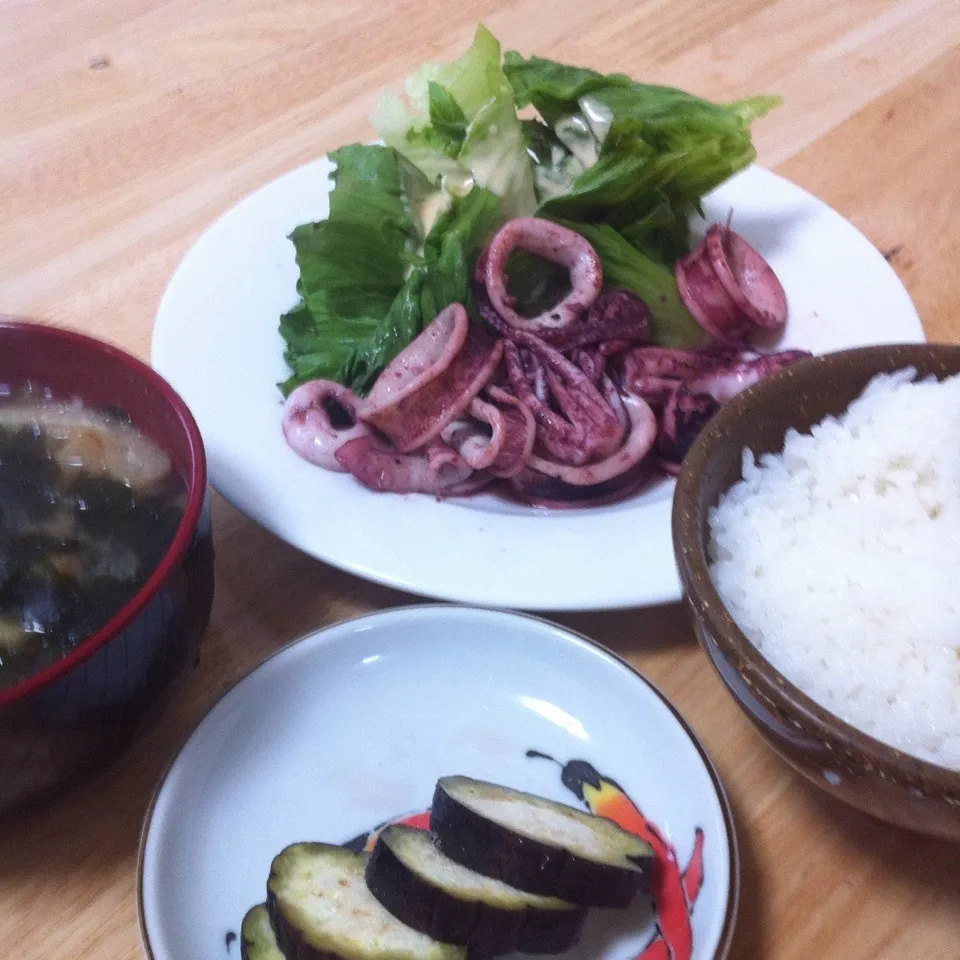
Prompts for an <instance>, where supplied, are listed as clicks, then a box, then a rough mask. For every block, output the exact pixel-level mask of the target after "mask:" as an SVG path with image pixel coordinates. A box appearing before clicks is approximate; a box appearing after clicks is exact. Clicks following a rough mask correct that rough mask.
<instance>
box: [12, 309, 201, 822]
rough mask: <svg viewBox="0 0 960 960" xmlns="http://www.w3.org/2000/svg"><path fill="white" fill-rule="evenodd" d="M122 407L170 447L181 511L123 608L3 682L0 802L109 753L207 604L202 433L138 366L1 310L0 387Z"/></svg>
mask: <svg viewBox="0 0 960 960" xmlns="http://www.w3.org/2000/svg"><path fill="white" fill-rule="evenodd" d="M28 384H29V385H31V386H32V387H34V388H40V389H43V390H46V391H49V393H50V394H51V395H52V396H53V397H54V398H56V399H59V400H65V401H72V400H76V399H79V400H81V401H82V402H83V403H85V404H88V405H91V406H114V407H119V408H121V409H122V410H123V411H124V412H125V413H126V414H127V415H128V416H129V417H130V419H131V420H132V422H133V423H134V425H135V426H136V427H138V428H139V429H140V430H141V431H142V432H143V433H144V434H146V435H147V436H148V437H150V438H151V439H152V440H153V441H154V442H156V443H157V444H158V445H159V446H160V447H161V448H162V449H163V450H164V451H166V453H167V454H168V455H169V457H170V460H171V462H172V464H173V467H174V469H175V470H176V471H177V473H178V474H179V475H180V478H181V479H182V481H183V483H184V485H185V487H186V493H187V501H186V511H185V513H184V516H183V519H182V521H181V523H180V526H179V528H178V529H177V532H176V535H175V537H174V539H173V542H172V543H171V545H170V547H169V548H168V550H167V552H166V553H165V554H164V556H163V558H162V560H161V561H160V564H159V565H158V566H157V567H156V569H155V570H154V571H153V572H152V574H151V575H150V577H149V579H148V580H147V581H146V583H145V584H144V585H143V587H142V588H141V589H140V591H139V592H138V593H137V594H136V595H135V596H134V597H133V599H132V600H130V601H129V602H128V603H127V604H126V606H124V607H122V608H121V609H119V610H117V611H116V613H115V614H114V616H113V617H112V619H110V621H109V622H108V623H107V624H106V625H105V626H104V627H103V628H102V629H100V630H98V631H97V632H96V633H94V634H92V635H91V636H89V637H87V638H86V639H85V640H83V641H81V642H80V643H79V644H77V645H76V646H75V647H74V648H73V649H72V650H71V651H70V653H69V654H68V655H66V656H64V657H61V658H60V659H59V660H55V661H54V662H53V663H51V664H50V665H49V666H46V667H45V668H43V669H41V670H39V671H37V672H36V673H33V674H30V675H28V676H27V677H26V678H24V679H22V680H20V681H18V682H17V683H15V684H14V685H13V686H7V687H4V688H0V810H8V809H10V808H14V807H19V806H21V805H22V804H24V803H25V802H27V801H32V800H36V799H38V798H40V797H42V796H44V795H46V794H49V793H50V792H51V791H53V790H54V788H57V787H61V786H63V785H64V784H66V783H68V782H70V781H71V780H73V779H76V778H77V777H79V776H80V775H82V774H83V773H86V772H89V771H91V770H93V769H95V768H97V767H98V766H99V765H101V764H103V763H104V762H106V761H107V760H109V759H110V758H112V757H114V756H115V755H116V754H117V753H118V752H119V751H120V750H122V749H123V748H124V747H125V746H126V745H127V744H128V743H129V742H130V739H131V737H132V736H133V734H134V732H135V731H136V729H137V727H138V726H139V725H140V724H141V722H142V721H144V720H145V718H147V717H148V716H150V715H153V714H155V713H156V712H157V711H158V708H159V707H160V706H161V705H162V704H163V703H164V702H165V701H166V699H167V698H168V697H169V695H170V693H171V691H172V690H173V689H174V687H175V685H176V681H178V680H180V679H182V678H183V677H184V676H185V675H186V674H187V672H188V671H189V670H190V669H191V667H193V666H194V665H195V664H196V662H197V659H198V655H199V649H200V640H201V637H202V636H203V632H204V630H205V629H206V625H207V621H208V620H209V617H210V607H211V604H212V602H213V542H212V536H211V524H210V505H209V500H208V495H207V470H206V460H205V458H204V452H203V442H202V440H201V438H200V433H199V431H198V430H197V425H196V423H195V422H194V420H193V417H192V416H191V414H190V411H189V410H188V409H187V407H186V405H185V404H184V403H183V401H182V400H181V399H180V397H178V396H177V394H176V393H175V392H174V391H173V389H172V388H171V387H170V386H169V384H167V383H166V381H165V380H163V378H162V377H160V376H159V375H158V374H157V373H155V372H154V371H153V370H152V369H150V367H148V366H147V365H146V364H144V363H141V362H140V361H139V360H137V359H136V358H134V357H132V356H130V355H129V354H127V353H124V352H123V351H122V350H119V349H117V348H116V347H112V346H110V345H108V344H106V343H102V342H100V341H98V340H94V339H92V338H90V337H87V336H83V335H82V334H78V333H73V332H70V331H67V330H60V329H57V328H54V327H49V326H44V325H41V324H35V323H25V322H20V321H15V320H4V319H2V318H0V390H2V391H3V392H4V393H7V392H9V391H13V392H16V391H18V390H19V389H21V388H23V387H25V386H27V385H28Z"/></svg>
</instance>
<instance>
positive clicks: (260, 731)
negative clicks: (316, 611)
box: [138, 606, 738, 960]
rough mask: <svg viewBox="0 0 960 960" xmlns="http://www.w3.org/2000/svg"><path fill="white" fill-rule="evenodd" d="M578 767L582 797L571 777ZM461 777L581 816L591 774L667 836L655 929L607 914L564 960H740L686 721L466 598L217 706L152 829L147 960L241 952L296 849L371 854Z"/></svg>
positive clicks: (342, 639) (722, 860) (720, 847)
mask: <svg viewBox="0 0 960 960" xmlns="http://www.w3.org/2000/svg"><path fill="white" fill-rule="evenodd" d="M571 761H581V762H582V763H581V764H579V765H576V766H575V767H569V766H568V765H569V764H570V762H571ZM588 765H589V766H588ZM565 767H567V769H568V776H566V777H564V779H565V780H566V781H568V783H572V784H573V786H572V787H570V786H565V785H564V783H563V782H562V781H561V775H562V774H563V772H564V768H565ZM570 771H576V772H577V777H574V778H572V779H571V776H570V775H569V772H570ZM450 774H464V775H467V776H472V777H477V778H479V779H483V780H489V781H492V782H495V783H500V784H504V785H506V786H511V787H515V788H519V789H521V790H527V791H530V792H533V793H536V794H538V795H540V796H544V797H549V798H552V799H554V800H559V801H562V802H566V803H570V804H573V805H574V806H580V807H584V806H585V801H584V799H583V797H582V796H579V795H578V794H577V787H576V781H577V779H579V781H580V782H583V778H584V777H588V778H589V779H590V781H591V782H593V783H594V784H596V783H598V782H599V780H602V781H603V784H602V786H603V789H602V790H600V791H599V792H595V791H590V790H587V791H586V794H587V795H588V796H589V797H591V798H593V800H592V802H594V804H595V805H596V804H598V803H600V802H606V803H612V806H608V807H604V808H603V810H601V811H598V812H603V813H605V814H606V815H608V816H611V817H615V818H619V819H621V822H622V823H623V824H624V825H625V826H627V827H629V828H630V829H634V830H636V831H638V832H647V833H648V834H650V835H654V834H655V835H656V836H657V837H660V838H662V840H661V841H656V840H655V841H654V845H655V847H656V846H657V843H658V842H659V848H658V850H657V852H658V860H659V861H660V862H659V863H658V868H657V870H656V871H655V873H656V875H657V876H658V877H659V879H658V880H657V881H656V882H657V883H661V884H665V886H664V888H663V890H662V892H661V902H662V903H668V902H669V903H672V904H673V907H672V909H667V908H664V910H663V911H661V913H660V916H659V917H657V915H656V913H655V911H654V910H653V908H652V906H651V902H650V900H649V899H647V898H644V899H643V900H641V901H636V902H635V903H634V904H633V905H632V906H631V907H630V908H628V909H626V910H622V911H609V910H604V911H596V912H595V913H594V914H592V915H591V916H590V917H589V918H588V921H587V927H586V929H585V931H584V935H583V938H582V941H581V943H580V945H579V946H578V947H576V948H575V949H574V950H572V951H570V952H569V953H567V954H565V955H564V956H565V957H567V958H577V960H634V958H637V957H639V956H640V955H641V953H642V951H644V950H645V949H646V948H647V947H648V945H651V944H657V943H658V942H659V941H661V940H663V941H664V942H662V943H660V944H659V946H656V945H654V946H651V950H652V951H656V952H655V953H651V954H650V956H654V955H655V956H667V955H668V953H667V952H665V951H666V948H667V946H670V947H671V948H672V949H673V953H672V954H669V955H672V956H673V957H674V958H675V960H713V958H715V957H719V958H722V957H724V956H726V953H727V949H728V947H729V941H730V937H731V934H732V931H733V925H734V918H735V914H736V903H737V884H738V857H737V847H736V839H735V833H734V826H733V821H732V819H731V815H730V808H729V805H728V803H727V800H726V797H725V795H724V793H723V788H722V786H721V784H720V781H719V779H718V778H717V774H716V771H715V770H714V768H713V765H712V764H711V762H710V760H709V759H708V757H707V755H706V754H705V752H704V750H703V748H702V746H700V744H699V743H698V741H697V739H696V737H695V736H694V734H693V733H692V731H691V730H690V728H689V727H688V726H687V724H686V723H685V722H684V720H683V719H682V718H681V717H680V715H679V714H678V713H677V711H676V710H675V709H674V708H673V707H672V706H671V705H670V704H669V703H668V702H667V700H666V699H665V698H664V697H663V695H662V694H660V693H659V692H658V691H657V690H656V689H655V688H654V687H653V686H652V685H651V684H650V683H649V682H648V681H646V680H644V679H643V678H642V677H641V676H640V675H639V674H638V673H636V672H635V671H634V670H632V669H631V668H630V667H629V666H628V665H627V664H625V663H624V662H622V661H621V660H619V659H617V658H616V657H615V656H613V655H612V654H610V653H608V652H607V651H605V650H603V649H601V648H600V647H598V646H597V645H595V644H593V643H591V642H590V641H589V640H587V639H585V638H583V637H580V636H578V635H576V634H574V633H571V632H569V631H567V630H563V629H561V628H560V627H557V626H554V625H552V624H549V623H547V622H546V621H543V620H539V619H536V618H533V617H527V616H519V615H515V614H509V613H502V612H497V611H491V610H480V609H471V608H464V607H451V606H424V607H406V608H402V609H399V610H389V611H385V612H382V613H377V614H373V615H371V616H367V617H362V618H360V619H356V620H351V621H348V622H345V623H340V624H337V625H336V626H333V627H329V628H327V629H325V630H321V631H320V632H318V633H315V634H312V635H310V636H308V637H306V638H304V639H302V640H300V641H298V642H296V643H294V644H293V645H291V646H289V647H287V648H286V649H284V650H282V651H281V652H280V653H278V654H276V655H275V656H274V657H272V658H271V659H269V660H268V661H267V662H266V663H264V664H263V665H262V666H260V667H259V668H257V669H256V670H255V671H254V672H253V673H251V674H250V675H249V676H247V677H246V678H245V679H243V680H241V681H240V683H238V684H237V685H236V686H235V687H234V688H233V689H232V690H231V691H230V692H229V693H227V694H226V696H225V697H224V698H223V699H222V700H221V701H220V702H219V703H218V704H217V705H216V706H215V707H214V708H213V709H212V710H211V711H210V713H209V714H208V715H207V717H206V718H205V719H204V720H203V721H202V722H201V723H200V725H199V726H198V727H197V729H196V730H195V731H194V733H193V734H192V736H191V737H190V739H189V740H188V741H187V743H186V745H185V746H184V748H183V749H182V751H181V752H180V755H179V756H178V757H177V758H176V760H175V761H174V762H173V764H172V766H171V767H170V769H169V771H168V772H167V774H166V776H165V778H164V779H163V781H162V783H161V785H160V788H159V790H158V792H157V794H156V797H155V798H154V802H153V804H152V806H151V809H150V811H149V812H148V814H147V819H146V823H145V825H144V833H143V840H142V844H141V851H140V867H139V880H138V884H139V910H140V925H141V931H142V936H143V943H144V948H145V950H146V953H147V956H148V957H150V958H152V960H210V958H218V957H219V958H223V960H228V958H231V957H232V958H236V957H238V956H239V946H240V945H239V943H237V941H236V938H237V935H238V933H239V929H240V921H241V919H242V917H243V915H244V913H245V911H246V910H247V909H248V908H249V907H251V906H253V905H254V904H256V903H259V902H261V901H263V900H264V898H265V895H266V881H267V876H268V875H269V872H270V862H271V860H272V858H273V857H274V856H275V855H276V854H277V853H279V852H280V850H281V849H282V848H283V847H284V846H286V845H287V844H290V843H294V842H297V841H301V840H321V841H325V842H330V843H349V842H351V841H354V843H356V844H361V845H362V843H363V842H364V840H365V839H366V837H367V834H368V833H369V832H370V831H371V830H373V829H374V828H376V827H377V826H378V825H381V824H383V823H384V822H385V821H388V820H391V819H394V818H396V817H398V816H402V815H407V814H410V813H417V812H422V811H424V810H426V809H427V808H428V805H429V803H430V800H431V798H432V795H433V788H434V785H435V783H436V780H437V778H438V777H441V776H445V775H450ZM594 776H595V777H596V778H599V779H597V780H594ZM597 797H600V798H605V799H604V800H602V801H600V800H598V799H597ZM611 810H613V811H614V812H611ZM678 906H679V907H680V909H677V908H678ZM665 938H666V939H665ZM691 943H692V948H691V949H689V952H687V950H688V947H685V944H686V945H689V944H691Z"/></svg>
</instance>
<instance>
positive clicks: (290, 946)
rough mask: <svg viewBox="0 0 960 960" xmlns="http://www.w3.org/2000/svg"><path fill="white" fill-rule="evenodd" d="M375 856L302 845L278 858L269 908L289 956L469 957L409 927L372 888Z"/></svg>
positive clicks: (332, 959)
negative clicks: (370, 864)
mask: <svg viewBox="0 0 960 960" xmlns="http://www.w3.org/2000/svg"><path fill="white" fill-rule="evenodd" d="M369 859H370V857H369V855H368V854H365V853H353V852H352V851H350V850H346V849H344V848H343V847H335V846H332V845H330V844H327V843H295V844H293V845H292V846H289V847H287V848H286V849H285V850H283V851H281V852H280V853H279V854H278V855H277V856H276V857H275V858H274V860H273V864H272V866H271V868H270V879H269V880H268V881H267V907H268V908H269V911H270V919H271V921H272V924H273V929H274V931H275V932H276V935H277V943H278V944H279V946H280V950H281V951H282V952H283V954H284V955H285V956H286V957H289V958H294V957H295V958H296V960H466V957H467V952H466V950H465V949H464V948H463V947H460V946H455V945H454V944H450V943H439V942H438V941H436V940H434V939H433V938H432V937H428V936H427V935H426V934H425V933H420V932H419V931H417V930H413V929H411V928H410V927H408V926H406V924H403V923H401V922H400V921H399V920H398V919H397V918H396V917H395V916H394V915H393V914H392V913H390V912H389V911H388V910H387V909H386V907H383V906H381V904H380V902H379V901H378V900H377V899H376V897H374V895H373V894H372V893H371V892H370V891H369V890H368V889H367V884H366V881H365V880H364V873H365V871H366V867H367V861H368V860H369Z"/></svg>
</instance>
